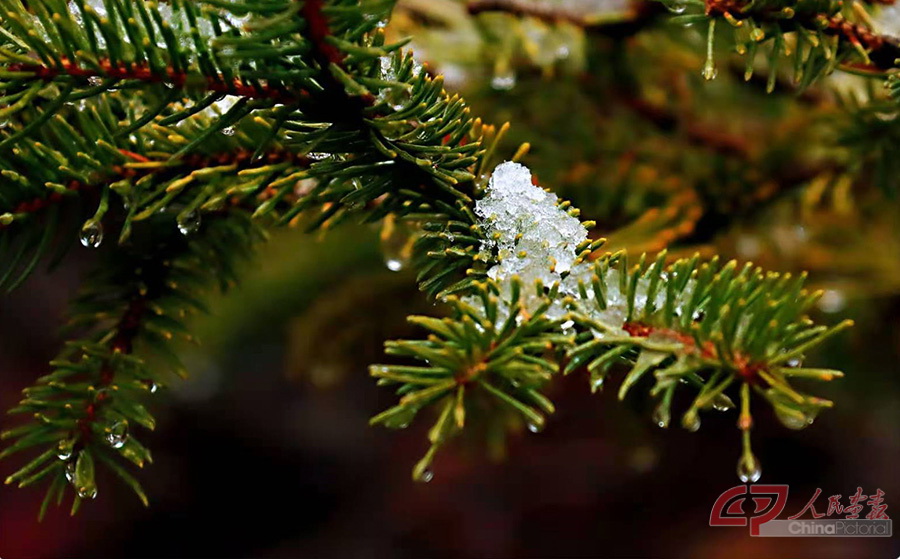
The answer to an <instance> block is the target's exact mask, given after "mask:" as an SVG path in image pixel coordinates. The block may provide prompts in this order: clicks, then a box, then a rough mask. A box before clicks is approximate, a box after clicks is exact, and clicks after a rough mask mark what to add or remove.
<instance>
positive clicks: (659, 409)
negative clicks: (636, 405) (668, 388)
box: [653, 403, 670, 429]
mask: <svg viewBox="0 0 900 559" xmlns="http://www.w3.org/2000/svg"><path fill="white" fill-rule="evenodd" d="M669 420H670V416H669V408H668V407H667V406H665V404H663V403H660V404H659V405H658V406H656V407H655V408H654V409H653V421H655V422H656V424H657V425H658V426H659V427H660V428H661V429H665V428H666V427H668V426H669Z"/></svg>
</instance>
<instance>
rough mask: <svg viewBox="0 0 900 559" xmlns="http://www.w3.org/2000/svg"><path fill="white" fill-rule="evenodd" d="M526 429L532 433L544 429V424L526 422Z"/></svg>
mask: <svg viewBox="0 0 900 559" xmlns="http://www.w3.org/2000/svg"><path fill="white" fill-rule="evenodd" d="M528 430H529V431H531V432H532V433H540V432H541V431H543V430H544V424H543V423H538V422H530V423H529V424H528Z"/></svg>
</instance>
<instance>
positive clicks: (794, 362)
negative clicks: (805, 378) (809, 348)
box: [785, 357, 803, 369]
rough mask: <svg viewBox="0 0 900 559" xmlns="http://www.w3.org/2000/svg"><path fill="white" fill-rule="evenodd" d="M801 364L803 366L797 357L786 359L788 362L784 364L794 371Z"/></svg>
mask: <svg viewBox="0 0 900 559" xmlns="http://www.w3.org/2000/svg"><path fill="white" fill-rule="evenodd" d="M802 364H803V360H802V359H799V358H797V357H795V358H793V359H788V362H787V363H785V365H787V366H788V367H791V368H792V369H796V368H797V367H799V366H800V365H802Z"/></svg>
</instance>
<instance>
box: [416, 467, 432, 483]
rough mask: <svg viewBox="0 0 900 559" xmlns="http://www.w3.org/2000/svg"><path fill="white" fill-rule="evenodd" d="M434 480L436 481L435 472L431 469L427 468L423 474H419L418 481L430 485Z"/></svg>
mask: <svg viewBox="0 0 900 559" xmlns="http://www.w3.org/2000/svg"><path fill="white" fill-rule="evenodd" d="M432 479H434V471H433V470H432V469H431V468H425V469H424V470H422V473H421V474H419V478H418V479H417V480H416V481H420V482H422V483H428V482H429V481H431V480H432Z"/></svg>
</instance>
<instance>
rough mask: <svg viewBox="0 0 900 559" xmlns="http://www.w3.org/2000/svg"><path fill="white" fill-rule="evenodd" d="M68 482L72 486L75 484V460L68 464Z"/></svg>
mask: <svg viewBox="0 0 900 559" xmlns="http://www.w3.org/2000/svg"><path fill="white" fill-rule="evenodd" d="M66 481H68V482H69V483H71V484H72V485H74V484H75V461H74V460H73V461H71V462H69V463H68V464H66Z"/></svg>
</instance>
